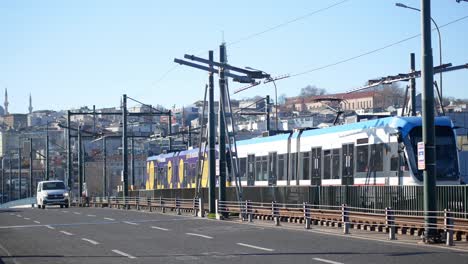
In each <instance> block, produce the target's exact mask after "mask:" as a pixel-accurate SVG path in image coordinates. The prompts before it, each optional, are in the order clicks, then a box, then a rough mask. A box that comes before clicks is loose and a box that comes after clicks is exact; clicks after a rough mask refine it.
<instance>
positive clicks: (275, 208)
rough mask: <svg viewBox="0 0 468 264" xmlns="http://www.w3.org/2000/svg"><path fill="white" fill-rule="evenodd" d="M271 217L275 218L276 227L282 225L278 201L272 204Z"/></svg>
mask: <svg viewBox="0 0 468 264" xmlns="http://www.w3.org/2000/svg"><path fill="white" fill-rule="evenodd" d="M271 216H272V217H273V221H275V225H276V226H279V225H280V218H279V207H278V203H277V202H276V201H273V202H271Z"/></svg>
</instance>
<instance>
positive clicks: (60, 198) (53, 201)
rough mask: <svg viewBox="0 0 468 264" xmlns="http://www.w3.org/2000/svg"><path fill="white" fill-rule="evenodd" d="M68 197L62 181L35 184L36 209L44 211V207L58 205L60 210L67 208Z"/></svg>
mask: <svg viewBox="0 0 468 264" xmlns="http://www.w3.org/2000/svg"><path fill="white" fill-rule="evenodd" d="M68 195H69V194H68V190H67V188H66V187H65V183H63V181H41V182H39V183H38V184H37V195H36V199H37V207H38V208H42V209H45V207H46V205H60V208H63V207H64V206H65V207H66V208H68V201H69V199H68Z"/></svg>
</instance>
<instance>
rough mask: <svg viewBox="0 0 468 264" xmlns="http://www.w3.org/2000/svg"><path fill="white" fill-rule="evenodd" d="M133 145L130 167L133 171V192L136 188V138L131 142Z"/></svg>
mask: <svg viewBox="0 0 468 264" xmlns="http://www.w3.org/2000/svg"><path fill="white" fill-rule="evenodd" d="M130 142H131V145H132V159H131V160H130V167H131V169H132V190H133V188H135V138H134V137H132V139H131V140H130Z"/></svg>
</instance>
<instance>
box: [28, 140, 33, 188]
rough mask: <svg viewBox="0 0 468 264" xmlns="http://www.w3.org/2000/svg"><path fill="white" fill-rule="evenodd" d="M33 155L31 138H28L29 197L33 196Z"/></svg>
mask: <svg viewBox="0 0 468 264" xmlns="http://www.w3.org/2000/svg"><path fill="white" fill-rule="evenodd" d="M33 162H34V156H33V139H32V138H30V139H29V195H28V196H29V197H33V194H34V188H33V166H34V164H33Z"/></svg>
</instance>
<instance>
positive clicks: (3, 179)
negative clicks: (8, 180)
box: [2, 157, 5, 204]
mask: <svg viewBox="0 0 468 264" xmlns="http://www.w3.org/2000/svg"><path fill="white" fill-rule="evenodd" d="M3 203H5V157H2V204H3Z"/></svg>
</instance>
